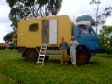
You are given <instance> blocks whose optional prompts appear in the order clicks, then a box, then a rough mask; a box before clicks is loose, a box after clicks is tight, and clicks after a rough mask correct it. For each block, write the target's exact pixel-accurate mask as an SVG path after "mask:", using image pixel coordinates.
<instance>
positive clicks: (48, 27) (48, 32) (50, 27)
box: [42, 20, 57, 44]
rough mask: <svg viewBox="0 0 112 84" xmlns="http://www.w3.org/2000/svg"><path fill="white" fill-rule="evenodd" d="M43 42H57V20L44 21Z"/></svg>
mask: <svg viewBox="0 0 112 84" xmlns="http://www.w3.org/2000/svg"><path fill="white" fill-rule="evenodd" d="M42 43H47V44H57V20H43V21H42Z"/></svg>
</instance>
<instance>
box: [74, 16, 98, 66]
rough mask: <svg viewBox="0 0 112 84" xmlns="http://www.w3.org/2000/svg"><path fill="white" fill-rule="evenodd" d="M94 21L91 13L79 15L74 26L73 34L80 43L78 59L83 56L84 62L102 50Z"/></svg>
mask: <svg viewBox="0 0 112 84" xmlns="http://www.w3.org/2000/svg"><path fill="white" fill-rule="evenodd" d="M93 21H94V20H93V19H92V17H91V16H89V15H83V16H79V17H78V18H77V19H76V23H75V25H74V28H73V36H74V37H75V39H76V40H77V41H78V42H79V44H80V46H79V48H78V49H77V60H81V58H82V59H83V61H82V64H84V63H85V62H87V61H88V60H89V59H90V57H91V55H94V54H95V53H96V52H98V51H99V50H100V38H99V37H98V35H97V34H96V32H95V31H94V29H93V27H94V26H93V25H92V23H93ZM81 52H82V53H81Z"/></svg>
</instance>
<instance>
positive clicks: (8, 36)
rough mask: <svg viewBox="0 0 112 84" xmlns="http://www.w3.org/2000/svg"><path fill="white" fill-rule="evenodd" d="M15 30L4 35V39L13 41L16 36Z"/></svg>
mask: <svg viewBox="0 0 112 84" xmlns="http://www.w3.org/2000/svg"><path fill="white" fill-rule="evenodd" d="M14 34H15V31H13V32H10V33H8V34H7V35H6V36H4V38H3V40H4V41H5V42H10V41H12V37H13V36H14Z"/></svg>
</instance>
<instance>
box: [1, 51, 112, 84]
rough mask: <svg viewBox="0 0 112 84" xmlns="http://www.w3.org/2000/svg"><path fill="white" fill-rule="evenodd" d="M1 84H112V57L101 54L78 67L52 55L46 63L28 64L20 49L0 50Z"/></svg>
mask: <svg viewBox="0 0 112 84" xmlns="http://www.w3.org/2000/svg"><path fill="white" fill-rule="evenodd" d="M0 84H112V56H111V55H108V54H97V55H96V56H92V58H91V60H90V62H89V64H86V65H79V66H77V67H76V68H74V67H71V66H70V65H61V64H60V58H59V57H50V59H49V60H48V61H46V62H45V63H44V65H43V66H41V65H37V64H36V63H28V62H26V61H25V60H24V58H22V57H21V54H20V53H18V52H17V51H16V50H0Z"/></svg>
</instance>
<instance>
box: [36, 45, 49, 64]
mask: <svg viewBox="0 0 112 84" xmlns="http://www.w3.org/2000/svg"><path fill="white" fill-rule="evenodd" d="M46 52H47V45H44V44H42V45H41V48H40V52H39V56H38V60H37V64H42V65H43V63H44V60H45V56H46Z"/></svg>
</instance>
